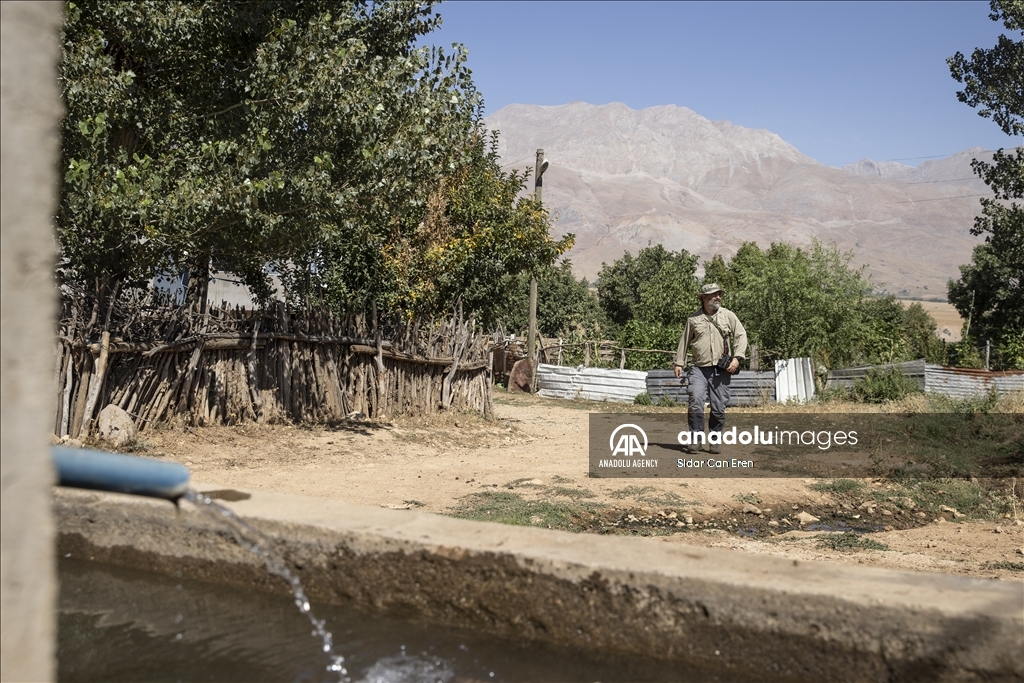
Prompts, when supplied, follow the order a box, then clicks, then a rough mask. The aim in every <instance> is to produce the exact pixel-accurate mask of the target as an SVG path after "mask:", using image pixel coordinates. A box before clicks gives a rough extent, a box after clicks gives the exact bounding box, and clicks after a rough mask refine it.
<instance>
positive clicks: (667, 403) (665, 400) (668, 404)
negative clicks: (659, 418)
mask: <svg viewBox="0 0 1024 683" xmlns="http://www.w3.org/2000/svg"><path fill="white" fill-rule="evenodd" d="M655 405H657V406H660V407H662V408H675V406H676V402H675V401H673V400H672V399H671V398H670V397H669V396H662V397H661V398H659V399H658V402H657V403H656V404H655Z"/></svg>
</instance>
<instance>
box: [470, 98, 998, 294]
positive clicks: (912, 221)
mask: <svg viewBox="0 0 1024 683" xmlns="http://www.w3.org/2000/svg"><path fill="white" fill-rule="evenodd" d="M486 124H487V126H488V127H489V128H491V129H496V130H500V131H501V134H502V135H501V142H500V148H499V151H500V153H501V155H502V159H503V163H504V164H505V165H506V167H518V168H527V167H528V168H531V169H532V167H533V163H534V154H535V151H536V149H537V148H543V149H544V150H545V154H546V156H547V158H548V159H549V161H550V168H549V170H548V172H547V174H546V175H545V176H544V203H545V205H546V206H547V207H548V208H549V209H550V210H551V211H552V213H553V215H554V216H555V223H554V224H555V231H556V232H557V233H559V234H564V233H567V232H572V233H575V235H576V246H575V248H574V249H573V250H572V252H571V253H570V257H571V258H572V261H573V264H574V266H575V269H576V271H577V274H579V275H584V276H586V277H588V278H590V279H594V278H595V277H596V275H597V273H598V271H599V270H600V268H601V264H602V262H609V263H610V262H611V261H614V260H615V259H617V258H619V257H620V256H621V255H622V254H623V252H625V251H627V250H628V251H630V252H633V253H636V252H637V251H638V250H639V249H641V248H643V247H645V246H647V245H648V244H649V243H650V244H658V243H661V244H664V245H665V247H666V248H667V249H672V250H678V249H681V248H682V249H687V250H689V251H690V252H693V253H696V254H699V255H700V256H702V257H704V258H710V257H711V256H712V255H714V254H715V253H721V254H723V255H725V256H730V255H732V254H733V253H735V251H736V249H737V248H738V247H739V245H740V244H741V243H742V242H744V241H754V242H757V243H758V244H759V245H761V246H767V245H768V244H770V243H771V242H773V241H780V240H785V241H788V242H792V243H795V244H808V243H810V241H811V239H812V238H814V237H817V238H818V239H820V240H822V241H825V242H835V243H837V244H838V245H839V247H840V248H841V249H843V250H844V251H852V252H853V260H854V263H855V264H857V265H864V266H866V267H867V272H868V273H869V274H870V275H871V276H872V281H873V282H874V283H875V284H876V287H877V288H878V289H881V290H885V291H888V292H892V293H894V294H897V295H899V296H901V297H912V298H924V299H944V298H945V292H946V281H947V280H948V279H949V278H951V277H956V276H958V274H959V271H958V269H957V266H959V265H960V264H962V263H967V262H968V261H969V260H970V255H971V249H972V248H973V246H974V245H975V244H977V243H978V241H979V240H978V238H976V237H973V236H972V235H971V234H970V232H969V231H970V228H971V226H972V225H973V222H974V216H975V214H976V213H977V210H978V197H977V195H979V194H983V193H985V192H986V191H987V188H986V187H985V185H984V184H983V183H981V181H980V180H978V179H977V178H976V177H975V176H974V175H973V173H972V172H971V168H970V161H971V159H972V158H974V157H976V156H986V155H985V153H984V150H980V149H973V150H966V151H964V152H961V153H960V154H956V155H954V156H951V157H947V158H945V159H938V160H931V161H926V162H924V163H922V164H921V165H920V166H919V167H916V168H915V167H912V166H904V165H901V164H898V163H895V162H882V163H877V162H874V161H871V160H867V159H865V160H862V161H859V162H857V163H856V164H851V165H849V166H847V167H844V168H832V167H828V166H824V165H822V164H819V163H818V162H816V161H815V160H814V159H811V158H809V157H807V156H804V155H803V154H801V153H800V152H799V150H797V149H796V148H795V147H793V146H792V145H790V144H788V143H787V142H785V141H784V140H783V139H782V138H780V137H779V136H778V135H775V134H774V133H771V132H769V131H766V130H754V129H750V128H743V127H741V126H734V125H733V124H731V123H729V122H728V121H709V120H708V119H705V118H704V117H702V116H700V115H699V114H697V113H695V112H693V111H691V110H689V109H687V108H685V107H676V106H673V105H668V106H661V107H651V108H649V109H643V110H639V111H638V110H634V109H630V108H629V107H627V106H626V105H624V104H620V103H613V104H606V105H591V104H587V103H585V102H572V103H569V104H565V105H560V106H537V105H519V104H515V105H509V106H507V107H504V108H502V109H500V110H499V111H497V112H495V113H494V114H492V115H491V116H490V117H488V118H487V120H486ZM838 134H841V132H837V135H838ZM530 187H531V188H532V182H531V185H530Z"/></svg>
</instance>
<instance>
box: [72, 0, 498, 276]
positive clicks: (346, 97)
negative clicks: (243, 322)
mask: <svg viewBox="0 0 1024 683" xmlns="http://www.w3.org/2000/svg"><path fill="white" fill-rule="evenodd" d="M438 23H439V17H438V16H437V15H435V14H433V13H432V11H431V9H430V6H429V5H423V4H421V3H418V2H409V1H406V0H395V1H392V2H381V3H368V2H358V1H357V2H340V3H339V2H327V1H325V0H305V1H302V2H254V3H237V2H228V1H227V0H207V1H206V2H202V3H180V2H158V1H155V0H145V1H142V2H111V3H95V4H94V3H88V4H81V5H76V4H69V5H68V10H67V18H66V23H65V27H64V33H63V44H64V45H63V46H64V55H63V61H62V65H61V81H62V84H63V90H64V100H65V103H66V106H67V117H66V118H65V120H64V124H63V167H64V172H65V178H64V181H65V182H64V184H63V186H62V193H61V204H60V209H59V214H58V219H57V223H58V232H59V237H60V241H61V246H62V249H63V255H64V258H65V262H66V264H67V267H66V269H65V276H66V277H67V278H69V279H70V280H73V281H78V282H84V283H93V282H98V283H101V287H100V288H101V289H105V290H107V291H109V290H110V289H111V288H112V287H114V286H115V285H122V286H133V285H134V286H139V285H142V284H144V282H146V281H147V280H148V279H149V278H150V277H152V276H153V275H154V274H156V273H159V272H162V271H172V270H179V269H182V268H187V269H189V270H192V271H194V272H196V273H200V274H202V275H203V277H202V278H201V280H202V281H205V275H206V271H207V266H208V264H209V263H210V262H211V260H214V261H216V262H218V263H219V264H222V265H223V267H226V268H229V269H231V270H234V271H235V272H237V273H239V274H240V275H242V276H243V277H244V278H245V280H246V282H247V284H249V285H250V287H252V288H253V290H254V291H255V292H256V293H257V294H262V295H264V296H265V295H267V294H269V291H268V287H267V282H266V276H265V268H266V266H267V264H268V263H273V262H276V263H277V264H278V267H279V268H280V269H282V270H285V271H288V270H289V269H291V270H293V271H294V270H298V271H303V270H304V272H306V273H308V272H309V269H310V264H312V263H314V262H316V261H317V260H318V259H319V257H320V255H322V254H323V253H325V250H324V247H323V245H325V244H326V245H331V246H333V247H335V248H337V246H338V245H339V244H340V245H350V246H353V247H354V251H355V253H354V254H353V255H351V256H350V257H349V264H348V265H351V264H353V263H354V264H356V265H362V266H363V268H362V269H361V270H358V271H357V272H356V274H355V275H354V276H353V278H354V280H353V281H354V282H361V283H362V284H364V285H366V286H367V287H368V288H372V286H373V285H374V283H378V282H382V281H384V282H386V278H382V277H381V276H380V274H379V272H378V270H377V269H379V268H380V267H381V266H382V265H383V261H384V260H386V259H385V255H386V253H387V249H388V245H394V244H400V243H401V241H402V239H403V238H404V236H406V235H407V234H408V232H409V230H410V229H412V228H415V226H417V225H418V224H419V223H420V221H421V219H422V216H423V213H424V211H425V207H426V199H427V196H428V194H429V192H430V190H431V189H433V188H436V187H437V186H438V183H439V182H440V179H441V178H442V177H443V176H445V175H451V174H457V172H458V169H460V168H465V167H466V165H467V164H470V163H471V161H470V158H471V157H472V154H473V152H474V149H476V148H475V147H474V145H473V143H472V141H473V140H474V136H478V131H477V125H476V122H477V121H478V120H479V118H480V112H481V99H480V97H479V95H478V94H477V92H476V90H475V89H474V87H473V83H472V80H471V79H470V73H469V70H468V69H466V68H465V64H464V61H465V52H464V51H463V50H461V49H460V48H456V49H455V51H454V52H452V53H446V52H443V51H441V50H439V49H434V48H426V47H415V45H416V41H417V39H418V38H419V37H421V36H423V35H425V34H427V33H429V32H430V31H431V30H432V29H433V28H434V27H435V26H436V25H437V24H438ZM321 265H322V264H321ZM358 278H362V279H361V280H359V279H358ZM197 279H199V278H197ZM299 279H301V278H299Z"/></svg>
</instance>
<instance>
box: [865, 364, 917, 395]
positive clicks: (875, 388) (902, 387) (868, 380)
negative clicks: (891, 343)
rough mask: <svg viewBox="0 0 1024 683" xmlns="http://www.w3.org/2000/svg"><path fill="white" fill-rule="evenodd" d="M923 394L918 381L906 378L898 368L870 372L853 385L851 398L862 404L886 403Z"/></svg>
mask: <svg viewBox="0 0 1024 683" xmlns="http://www.w3.org/2000/svg"><path fill="white" fill-rule="evenodd" d="M920 392H921V387H920V386H919V385H918V383H917V381H916V380H913V379H911V378H909V377H906V376H905V375H904V374H903V373H902V372H900V371H899V370H897V369H896V368H892V369H891V370H869V371H868V374H867V375H866V376H864V377H861V378H859V379H857V380H856V381H855V382H854V383H853V390H852V391H851V392H850V395H851V398H853V400H855V401H859V402H861V403H885V402H887V401H899V400H902V399H904V398H906V397H907V396H909V395H911V394H916V393H920Z"/></svg>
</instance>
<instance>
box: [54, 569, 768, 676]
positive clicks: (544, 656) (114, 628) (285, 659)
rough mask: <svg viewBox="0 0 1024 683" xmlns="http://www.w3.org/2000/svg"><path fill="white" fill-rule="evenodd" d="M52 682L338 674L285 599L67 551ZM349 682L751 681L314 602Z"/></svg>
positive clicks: (310, 632)
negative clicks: (121, 565)
mask: <svg viewBox="0 0 1024 683" xmlns="http://www.w3.org/2000/svg"><path fill="white" fill-rule="evenodd" d="M59 571H60V601H59V616H58V680H59V681H66V682H69V683H70V682H72V681H76V682H77V681H107V682H110V683H115V682H118V681H154V682H162V681H253V682H255V681H275V682H276V681H310V682H313V681H317V682H319V681H337V680H338V675H337V674H336V673H332V672H330V671H329V670H328V669H327V664H328V661H327V660H326V659H325V655H324V653H323V652H322V651H321V647H320V643H319V638H317V637H316V634H315V633H314V632H313V631H312V629H311V627H310V622H309V620H308V619H307V618H306V616H305V615H304V614H302V613H300V612H299V611H298V610H296V609H295V605H294V604H293V601H292V600H291V599H289V598H287V597H283V596H275V595H269V594H266V593H262V592H259V591H256V590H253V591H245V590H241V589H239V588H234V587H225V586H214V585H210V584H204V583H199V582H195V581H189V580H176V579H173V578H168V577H165V576H161V575H156V574H149V573H146V572H140V571H136V570H128V569H123V568H118V567H112V566H107V565H101V564H97V563H93V562H88V561H84V560H80V559H76V558H73V557H64V558H61V559H60V561H59ZM315 611H316V613H317V616H318V617H319V618H320V619H321V620H323V621H324V622H326V623H325V626H326V628H327V629H329V630H330V631H331V633H332V634H333V637H334V649H335V651H336V652H338V653H340V654H342V655H344V657H345V667H346V669H347V672H346V675H347V677H348V678H349V679H350V680H352V681H359V682H362V681H365V682H372V683H378V682H379V683H399V682H403V683H404V682H409V683H413V682H415V683H421V682H428V681H429V682H433V681H440V682H442V683H469V682H471V681H536V682H538V683H540V682H543V681H566V682H568V681H602V682H604V683H611V682H614V681H688V682H692V683H711V682H712V681H742V680H751V679H743V678H740V677H737V676H736V675H734V674H731V673H728V672H724V673H723V672H717V673H716V672H708V671H699V670H694V669H692V668H689V667H686V666H684V665H682V664H679V663H666V662H661V661H653V660H648V659H639V658H623V657H610V658H602V657H601V656H599V655H595V654H594V653H588V652H583V651H579V650H573V649H566V648H558V647H554V646H549V645H546V644H544V643H537V642H528V641H518V642H513V641H506V640H502V639H499V638H495V637H490V636H485V635H482V634H480V633H478V632H476V631H473V630H469V629H456V628H446V627H440V626H437V625H432V624H423V623H410V622H406V621H400V620H396V619H390V618H386V617H381V616H376V615H367V614H363V613H360V612H357V611H354V610H351V609H345V608H340V607H335V606H331V605H326V604H321V603H318V604H316V605H315Z"/></svg>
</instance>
